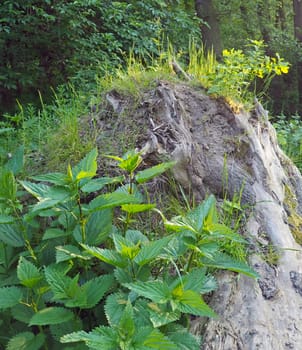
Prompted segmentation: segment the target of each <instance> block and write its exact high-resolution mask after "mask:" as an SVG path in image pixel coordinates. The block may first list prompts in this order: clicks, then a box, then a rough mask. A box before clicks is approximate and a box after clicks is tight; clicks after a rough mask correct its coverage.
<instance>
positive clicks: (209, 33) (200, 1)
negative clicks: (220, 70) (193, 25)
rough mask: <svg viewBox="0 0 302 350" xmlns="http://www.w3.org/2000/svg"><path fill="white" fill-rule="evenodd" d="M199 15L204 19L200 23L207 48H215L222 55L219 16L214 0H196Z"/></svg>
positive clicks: (218, 54) (217, 53)
mask: <svg viewBox="0 0 302 350" xmlns="http://www.w3.org/2000/svg"><path fill="white" fill-rule="evenodd" d="M195 10H196V14H197V16H198V17H199V18H200V19H201V20H202V21H203V23H202V24H201V25H200V30H201V35H202V41H203V44H204V47H205V49H206V50H212V49H213V50H214V52H215V53H216V55H217V56H220V55H221V52H222V45H221V35H220V28H219V23H218V17H217V14H216V10H215V7H214V4H213V1H212V0H195Z"/></svg>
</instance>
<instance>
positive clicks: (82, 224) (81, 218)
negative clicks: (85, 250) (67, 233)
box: [77, 194, 86, 243]
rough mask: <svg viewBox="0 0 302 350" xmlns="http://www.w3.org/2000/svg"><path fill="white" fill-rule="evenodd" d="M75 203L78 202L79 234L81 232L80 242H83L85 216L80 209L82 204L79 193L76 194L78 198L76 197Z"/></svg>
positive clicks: (84, 239) (84, 238)
mask: <svg viewBox="0 0 302 350" xmlns="http://www.w3.org/2000/svg"><path fill="white" fill-rule="evenodd" d="M77 203H78V207H79V213H80V227H81V234H82V243H85V241H86V230H85V218H84V215H83V210H82V206H81V198H80V195H79V194H78V198H77Z"/></svg>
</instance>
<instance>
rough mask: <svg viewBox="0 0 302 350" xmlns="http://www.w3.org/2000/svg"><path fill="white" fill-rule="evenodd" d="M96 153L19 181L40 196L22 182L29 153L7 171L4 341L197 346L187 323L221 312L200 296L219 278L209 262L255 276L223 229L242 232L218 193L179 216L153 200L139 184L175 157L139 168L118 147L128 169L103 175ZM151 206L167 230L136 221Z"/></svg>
mask: <svg viewBox="0 0 302 350" xmlns="http://www.w3.org/2000/svg"><path fill="white" fill-rule="evenodd" d="M97 156H98V154H97V150H96V149H93V150H92V151H90V152H89V153H88V154H87V155H86V156H85V157H84V158H83V159H82V160H81V161H80V162H79V163H78V164H77V165H75V166H74V167H71V166H68V168H67V172H66V173H59V172H55V173H48V174H45V175H37V176H34V177H32V179H31V181H25V180H23V181H20V182H19V183H20V185H21V186H22V188H23V190H25V191H26V192H27V193H28V194H30V195H31V196H32V198H35V199H34V200H32V199H30V197H28V195H26V199H23V200H22V197H20V195H22V193H20V192H19V191H18V188H17V186H18V185H17V182H16V180H15V174H16V173H17V172H18V171H19V170H20V167H21V165H22V164H21V158H22V157H21V156H20V154H19V155H18V156H16V158H15V159H14V160H13V161H12V162H10V163H8V164H7V165H6V167H5V171H4V173H3V174H2V175H1V176H0V182H1V186H0V188H1V189H3V190H2V191H1V192H0V203H1V204H2V205H1V206H0V211H1V212H0V310H1V312H0V314H1V322H2V323H3V322H5V325H7V327H3V326H2V327H1V331H0V344H1V346H3V347H5V346H6V348H7V349H16V348H19V346H20V344H22V346H23V347H24V348H27V349H34V350H35V349H36V350H38V349H40V348H44V349H65V345H64V344H65V343H75V345H74V346H73V347H72V348H73V349H84V348H89V349H100V348H102V349H103V350H106V349H108V350H109V349H121V350H122V349H124V350H130V349H133V348H157V349H158V348H160V349H191V350H197V349H199V348H200V339H198V337H195V336H193V335H192V334H190V333H189V332H188V330H187V323H188V320H189V317H190V315H196V316H206V317H215V316H216V315H215V312H214V311H213V310H212V309H211V308H210V307H209V306H208V305H207V304H206V303H205V302H204V300H203V299H202V296H201V295H202V294H205V293H207V292H210V291H212V290H214V289H215V288H216V282H215V279H214V277H213V276H212V275H210V274H209V270H208V269H212V268H219V269H221V268H222V269H228V270H231V271H236V272H240V273H244V274H246V275H248V276H250V277H257V275H256V274H255V272H254V271H253V270H252V269H251V268H250V267H249V266H248V265H246V264H245V263H244V262H239V261H237V260H235V259H233V258H232V257H230V256H228V255H226V254H225V253H224V252H223V251H222V245H221V244H222V243H223V242H224V241H225V240H229V241H236V242H242V243H244V240H243V239H242V237H241V236H239V235H237V234H235V233H234V232H233V231H232V230H231V229H230V228H228V227H227V226H225V225H222V224H219V222H218V212H217V210H216V201H215V198H214V197H213V196H210V197H209V198H208V199H207V200H205V201H204V202H203V203H201V204H200V205H198V206H196V208H194V209H192V210H189V211H186V212H185V213H184V214H183V215H182V216H178V217H174V218H172V219H170V220H168V219H167V218H166V217H165V215H164V214H163V213H162V212H160V211H158V210H157V209H156V208H155V205H154V204H152V203H149V202H146V200H145V198H144V195H143V193H142V192H141V190H140V188H141V186H143V185H144V184H146V183H147V182H148V181H150V180H151V179H153V178H154V177H156V176H158V175H160V174H162V173H163V172H165V171H166V170H168V169H169V168H170V167H172V166H173V165H174V163H173V162H166V163H161V164H158V165H156V166H153V167H151V168H147V169H144V170H139V166H140V164H141V162H142V158H141V155H140V154H139V153H137V152H134V151H129V152H127V153H126V154H124V156H122V157H115V156H110V158H111V159H112V160H114V161H116V163H117V166H118V167H119V169H120V170H121V171H122V174H121V175H120V176H116V177H105V176H104V177H99V178H95V176H96V172H97ZM4 184H5V187H4ZM114 185H115V186H116V187H115V189H114V188H113V186H114ZM107 186H110V188H111V189H112V190H111V191H108V190H106V188H107ZM4 189H5V191H4ZM23 194H24V193H23ZM146 211H151V212H153V213H154V215H159V216H160V217H161V218H162V220H163V223H164V226H165V228H166V230H167V233H166V235H164V236H162V237H157V238H156V239H152V238H150V235H149V232H148V230H147V229H146V228H145V232H142V231H140V230H139V229H135V230H133V228H132V227H131V226H132V222H133V218H134V217H135V216H136V215H137V213H141V212H146ZM121 213H123V214H122V215H121ZM184 320H185V321H186V322H185V323H184ZM62 343H63V344H62ZM84 344H86V346H85V345H84Z"/></svg>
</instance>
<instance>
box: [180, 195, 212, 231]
mask: <svg viewBox="0 0 302 350" xmlns="http://www.w3.org/2000/svg"><path fill="white" fill-rule="evenodd" d="M215 205H216V199H215V197H214V196H213V195H211V196H209V197H208V198H207V199H206V200H204V201H203V202H202V203H201V204H200V205H198V206H197V207H196V208H194V209H193V210H191V211H189V212H188V213H187V214H186V218H187V220H188V221H189V222H190V225H191V226H192V227H193V228H194V230H195V231H196V232H201V230H202V228H203V225H204V222H205V220H206V219H207V217H209V215H210V214H211V213H212V214H211V215H210V217H211V218H212V219H213V210H215ZM214 221H215V220H214ZM214 221H213V220H210V221H209V220H208V223H209V222H211V223H214Z"/></svg>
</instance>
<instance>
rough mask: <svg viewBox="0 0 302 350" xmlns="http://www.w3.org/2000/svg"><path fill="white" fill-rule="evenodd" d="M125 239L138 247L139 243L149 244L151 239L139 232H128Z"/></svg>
mask: <svg viewBox="0 0 302 350" xmlns="http://www.w3.org/2000/svg"><path fill="white" fill-rule="evenodd" d="M125 238H126V239H127V240H128V241H130V242H132V244H134V245H136V244H137V243H139V242H140V243H147V242H149V239H148V237H147V236H145V235H144V234H143V233H142V232H140V231H137V230H127V231H126V234H125Z"/></svg>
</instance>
